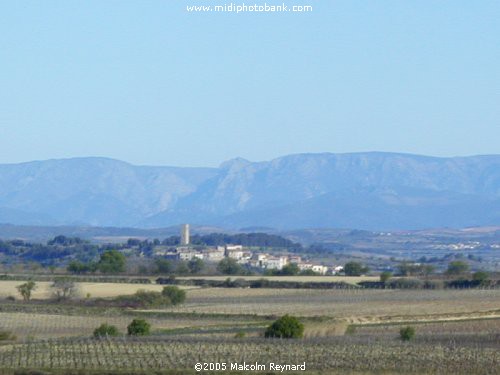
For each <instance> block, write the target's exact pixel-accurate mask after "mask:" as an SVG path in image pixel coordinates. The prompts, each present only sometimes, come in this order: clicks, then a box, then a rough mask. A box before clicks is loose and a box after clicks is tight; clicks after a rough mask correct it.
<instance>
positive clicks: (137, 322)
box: [127, 319, 151, 336]
mask: <svg viewBox="0 0 500 375" xmlns="http://www.w3.org/2000/svg"><path fill="white" fill-rule="evenodd" d="M150 330H151V324H149V323H148V322H146V321H145V320H144V319H134V320H132V322H131V323H130V324H129V325H128V326H127V332H128V334H129V335H130V336H147V335H149V332H150Z"/></svg>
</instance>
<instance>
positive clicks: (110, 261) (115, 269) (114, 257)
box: [97, 250, 126, 273]
mask: <svg viewBox="0 0 500 375" xmlns="http://www.w3.org/2000/svg"><path fill="white" fill-rule="evenodd" d="M125 263H126V259H125V255H123V254H122V253H120V252H119V251H117V250H108V251H105V252H104V253H102V254H101V259H100V260H99V262H98V263H97V268H98V269H99V271H101V272H102V273H120V272H124V271H125Z"/></svg>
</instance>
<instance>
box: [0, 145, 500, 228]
mask: <svg viewBox="0 0 500 375" xmlns="http://www.w3.org/2000/svg"><path fill="white" fill-rule="evenodd" d="M183 222H189V223H192V224H202V225H217V226H221V227H225V228H232V229H234V228H242V227H263V226H264V227H272V228H277V229H293V228H315V227H323V228H326V227H331V228H332V227H340V228H358V229H372V230H395V229H421V228H431V227H466V226H484V225H498V224H500V155H485V156H471V157H456V158H436V157H426V156H418V155H409V154H394V153H381V152H371V153H352V154H330V153H323V154H297V155H289V156H284V157H281V158H277V159H274V160H271V161H266V162H250V161H247V160H243V159H234V160H230V161H227V162H225V163H223V164H222V165H221V166H220V167H219V168H177V167H147V166H134V165H131V164H128V163H125V162H122V161H118V160H113V159H106V158H75V159H62V160H47V161H36V162H29V163H21V164H4V165H0V223H12V224H24V225H63V224H79V225H82V224H85V225H95V226H132V227H145V228H148V227H149V228H152V227H166V226H170V225H175V224H179V223H183Z"/></svg>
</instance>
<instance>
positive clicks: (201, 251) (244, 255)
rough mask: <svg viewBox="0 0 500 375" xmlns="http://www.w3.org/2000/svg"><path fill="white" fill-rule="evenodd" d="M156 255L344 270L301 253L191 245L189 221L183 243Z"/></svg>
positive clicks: (324, 271)
mask: <svg viewBox="0 0 500 375" xmlns="http://www.w3.org/2000/svg"><path fill="white" fill-rule="evenodd" d="M154 255H155V256H161V257H165V258H167V259H171V260H183V261H190V260H192V259H201V260H203V261H206V262H212V263H217V262H220V261H221V260H223V259H224V258H231V259H234V260H236V261H237V262H238V263H239V264H241V265H248V266H250V267H255V268H261V269H263V270H278V271H279V270H281V269H283V267H285V266H286V265H288V264H291V263H293V264H296V265H297V266H298V268H299V270H300V271H306V270H311V271H313V272H315V273H317V274H320V275H326V274H327V273H328V274H333V275H334V274H336V273H338V272H341V271H342V270H343V267H342V266H336V267H327V266H325V265H321V264H316V263H311V262H308V261H304V260H303V259H302V258H301V257H300V256H297V255H273V254H269V253H262V252H258V253H257V252H253V251H251V250H250V249H249V248H246V247H244V246H242V245H231V244H227V245H224V246H202V247H200V246H191V245H190V233H189V224H184V225H183V226H182V228H181V242H180V246H176V247H158V248H155V250H154Z"/></svg>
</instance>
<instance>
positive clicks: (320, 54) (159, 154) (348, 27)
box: [0, 0, 500, 166]
mask: <svg viewBox="0 0 500 375" xmlns="http://www.w3.org/2000/svg"><path fill="white" fill-rule="evenodd" d="M283 1H284V2H285V4H286V5H288V6H293V5H297V4H301V5H311V6H312V7H313V10H312V12H282V13H264V12H262V13H258V12H246V13H239V14H236V13H235V12H226V13H221V12H198V13H193V12H188V11H187V10H186V7H187V6H193V5H224V4H230V1H225V0H220V1H217V0H161V1H160V0H158V1H153V0H141V1H139V0H137V1H127V0H120V1H118V0H104V1H103V0H85V1H84V0H79V1H76V0H58V1H55V0H44V1H38V0H36V1H25V0H19V1H2V2H0V163H18V162H24V161H30V160H44V159H52V158H68V157H81V156H104V157H111V158H116V159H120V160H124V161H128V162H130V163H133V164H141V165H175V166H217V165H219V164H220V163H222V162H223V161H225V160H228V159H232V158H235V157H243V158H246V159H249V160H252V161H260V160H269V159H272V158H275V157H279V156H283V155H287V154H292V153H309V152H361V151H388V152H405V153H416V154H425V155H434V156H465V155H476V154H498V153H500V142H499V139H500V22H499V20H500V2H499V1H497V0H492V1H489V0H482V1H470V0H440V1H430V0H411V1H410V0H407V1H402V0H394V1H393V0H380V1H376V0H370V1H364V0H342V1H336V0H309V1H307V0H303V1H292V0H289V1H288V0H280V1H274V0H267V1H266V2H267V3H268V4H281V3H282V2H283ZM242 2H244V1H240V2H238V1H233V3H234V4H235V5H236V4H241V3H242ZM264 2H265V1H260V0H252V1H251V2H246V3H247V4H254V3H256V4H258V5H263V4H264Z"/></svg>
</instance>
